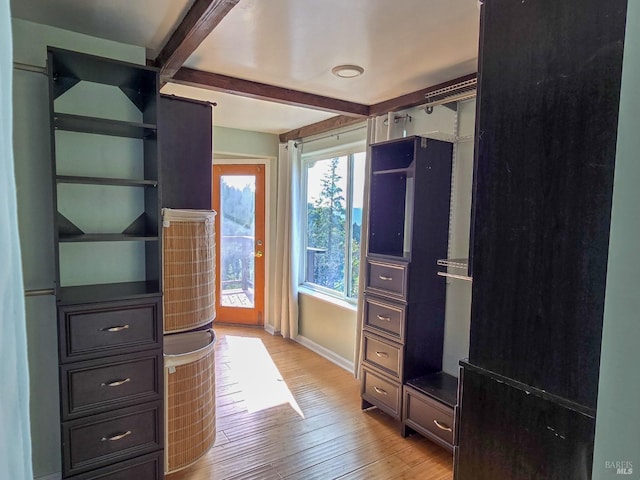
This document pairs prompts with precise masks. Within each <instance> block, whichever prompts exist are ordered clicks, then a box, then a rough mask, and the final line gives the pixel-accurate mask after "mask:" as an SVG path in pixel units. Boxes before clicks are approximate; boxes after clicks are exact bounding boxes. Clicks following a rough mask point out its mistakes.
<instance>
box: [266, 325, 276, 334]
mask: <svg viewBox="0 0 640 480" xmlns="http://www.w3.org/2000/svg"><path fill="white" fill-rule="evenodd" d="M264 330H265V332H267V333H270V334H271V335H275V334H276V333H277V332H276V329H275V328H274V327H273V325H270V324H268V323H265V325H264Z"/></svg>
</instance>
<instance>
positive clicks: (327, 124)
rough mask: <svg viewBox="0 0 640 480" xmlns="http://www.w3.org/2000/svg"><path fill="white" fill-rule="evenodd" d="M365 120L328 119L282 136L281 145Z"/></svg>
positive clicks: (351, 118)
mask: <svg viewBox="0 0 640 480" xmlns="http://www.w3.org/2000/svg"><path fill="white" fill-rule="evenodd" d="M363 121H364V119H363V118H357V117H347V116H345V115H338V116H337V117H331V118H327V119H326V120H322V121H321V122H317V123H312V124H311V125H307V126H305V127H301V128H296V129H295V130H291V131H290V132H286V133H281V134H280V143H287V142H288V141H289V140H297V139H299V138H305V137H310V136H312V135H319V134H321V133H326V132H330V131H332V130H335V129H337V128H342V127H348V126H349V125H354V124H356V123H362V122H363Z"/></svg>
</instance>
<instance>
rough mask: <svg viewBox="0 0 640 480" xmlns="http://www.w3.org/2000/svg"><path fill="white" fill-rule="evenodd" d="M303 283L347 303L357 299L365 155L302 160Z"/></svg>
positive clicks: (362, 153) (358, 153)
mask: <svg viewBox="0 0 640 480" xmlns="http://www.w3.org/2000/svg"><path fill="white" fill-rule="evenodd" d="M303 166H304V173H305V183H306V188H305V193H304V195H305V197H306V198H305V204H306V211H305V212H306V222H305V226H306V232H305V235H304V238H305V239H306V242H305V252H304V255H303V257H304V283H305V284H307V285H308V286H310V287H312V288H315V289H318V290H322V291H325V292H327V293H331V294H334V295H337V296H340V297H344V298H347V299H353V298H355V297H357V295H358V278H359V272H360V231H361V226H362V201H363V197H364V174H365V152H357V153H349V154H345V155H341V156H335V157H327V156H325V157H315V158H309V159H304V160H303Z"/></svg>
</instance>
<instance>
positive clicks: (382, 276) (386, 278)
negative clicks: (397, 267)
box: [378, 275, 393, 282]
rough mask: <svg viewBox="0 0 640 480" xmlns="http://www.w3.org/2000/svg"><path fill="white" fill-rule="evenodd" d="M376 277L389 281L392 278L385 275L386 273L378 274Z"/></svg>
mask: <svg viewBox="0 0 640 480" xmlns="http://www.w3.org/2000/svg"><path fill="white" fill-rule="evenodd" d="M378 278H379V279H380V280H384V281H386V282H390V281H391V280H393V277H387V276H386V275H378Z"/></svg>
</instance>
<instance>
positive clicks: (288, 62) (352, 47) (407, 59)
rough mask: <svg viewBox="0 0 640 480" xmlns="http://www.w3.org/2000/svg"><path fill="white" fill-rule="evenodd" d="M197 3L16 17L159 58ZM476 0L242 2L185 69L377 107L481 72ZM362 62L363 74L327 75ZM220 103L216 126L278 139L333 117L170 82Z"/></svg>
mask: <svg viewBox="0 0 640 480" xmlns="http://www.w3.org/2000/svg"><path fill="white" fill-rule="evenodd" d="M192 3H193V0H12V1H11V8H12V14H13V16H14V17H18V18H23V19H25V20H30V21H33V22H37V23H44V24H47V25H52V26H55V27H59V28H64V29H67V30H72V31H77V32H80V33H85V34H89V35H93V36H97V37H102V38H108V39H110V40H115V41H120V42H123V43H129V44H132V45H139V46H144V47H146V49H147V56H148V57H149V58H155V57H156V56H157V54H158V52H159V50H160V49H161V48H162V46H163V45H164V43H165V42H166V41H167V39H168V38H169V36H170V35H171V33H172V32H173V30H174V29H175V27H176V26H177V25H178V23H179V22H180V20H181V19H182V17H183V16H184V15H185V13H186V12H187V11H188V9H189V8H190V7H191V5H192ZM477 3H478V2H477V0H394V1H391V0H240V1H239V3H238V4H237V5H236V6H235V7H234V8H233V9H232V10H231V11H230V12H229V14H228V15H227V16H226V17H225V18H224V19H223V20H222V21H221V22H220V24H219V25H218V26H217V27H216V28H215V29H214V30H213V32H212V33H211V34H210V35H209V37H208V38H206V39H205V41H204V42H203V43H202V44H201V45H200V46H199V47H198V48H197V49H196V51H195V52H194V53H193V54H192V55H191V56H190V57H189V59H188V60H187V62H186V63H185V66H187V67H190V68H194V69H198V70H204V71H209V72H214V73H218V74H223V75H228V76H232V77H238V78H242V79H246V80H252V81H256V82H261V83H266V84H270V85H276V86H280V87H285V88H289V89H293V90H300V91H304V92H309V93H314V94H317V95H323V96H326V97H333V98H338V99H342V100H347V101H351V102H356V103H363V104H367V105H370V104H374V103H378V102H381V101H384V100H388V99H390V98H394V97H397V96H400V95H403V94H406V93H410V92H413V91H417V90H421V89H423V88H426V87H429V86H431V85H435V84H438V83H441V82H444V81H447V80H451V79H453V78H456V77H460V76H462V75H466V74H469V73H473V72H475V70H476V57H477V48H478V46H477V44H478V25H479V10H478V6H477ZM344 63H347V64H357V65H360V66H362V67H363V68H364V69H365V72H364V74H363V75H362V76H361V77H358V78H353V79H342V78H337V77H335V76H333V75H332V74H331V68H332V67H334V66H335V65H339V64H344ZM162 92H163V93H169V94H175V95H179V96H187V97H190V98H197V99H200V100H207V101H213V102H216V103H218V107H217V108H216V110H215V120H214V121H215V124H216V125H222V126H227V127H232V128H242V129H246V130H256V131H264V132H271V133H282V132H286V131H289V130H293V129H295V128H299V127H301V126H304V125H308V124H311V123H315V122H318V121H321V120H324V119H326V118H329V117H331V116H333V115H332V114H328V113H326V112H320V111H317V110H312V109H307V108H300V107H292V106H287V105H281V104H276V103H273V102H265V101H260V100H254V99H248V98H244V97H239V96H235V95H230V94H223V93H218V92H211V91H207V90H202V89H197V88H192V87H184V86H181V85H174V84H167V85H166V86H165V87H164V88H163V90H162Z"/></svg>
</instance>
